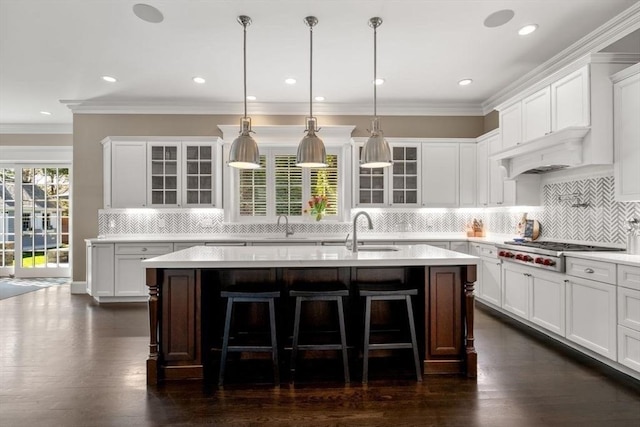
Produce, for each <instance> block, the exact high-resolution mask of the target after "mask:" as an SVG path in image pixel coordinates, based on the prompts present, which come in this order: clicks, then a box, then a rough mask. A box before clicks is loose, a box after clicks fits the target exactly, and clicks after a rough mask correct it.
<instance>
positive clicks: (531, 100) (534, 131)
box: [522, 86, 551, 141]
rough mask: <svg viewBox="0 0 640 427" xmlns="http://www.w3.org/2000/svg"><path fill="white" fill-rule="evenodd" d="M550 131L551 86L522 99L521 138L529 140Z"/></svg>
mask: <svg viewBox="0 0 640 427" xmlns="http://www.w3.org/2000/svg"><path fill="white" fill-rule="evenodd" d="M549 132H551V88H550V87H548V86H547V87H545V88H543V89H541V90H539V91H538V92H536V93H534V94H533V95H531V96H528V97H526V98H525V99H523V100H522V135H523V137H522V140H523V141H531V140H532V139H536V138H539V137H541V136H544V135H547V134H548V133H549Z"/></svg>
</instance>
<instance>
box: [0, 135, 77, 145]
mask: <svg viewBox="0 0 640 427" xmlns="http://www.w3.org/2000/svg"><path fill="white" fill-rule="evenodd" d="M2 145H37V146H42V145H55V146H59V145H73V135H71V134H57V133H47V134H44V133H42V134H40V133H38V134H34V133H31V134H17V133H5V134H3V133H0V146H2Z"/></svg>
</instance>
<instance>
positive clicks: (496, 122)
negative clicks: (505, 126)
mask: <svg viewBox="0 0 640 427" xmlns="http://www.w3.org/2000/svg"><path fill="white" fill-rule="evenodd" d="M499 126H500V113H499V112H498V111H497V110H493V111H492V112H490V113H489V114H487V115H486V116H484V132H483V133H487V132H491V131H492V130H494V129H498V127H499Z"/></svg>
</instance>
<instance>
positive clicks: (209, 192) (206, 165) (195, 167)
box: [182, 143, 216, 206]
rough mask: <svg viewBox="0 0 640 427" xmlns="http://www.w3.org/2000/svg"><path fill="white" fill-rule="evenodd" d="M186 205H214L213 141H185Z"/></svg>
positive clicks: (184, 203) (184, 202)
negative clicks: (205, 142)
mask: <svg viewBox="0 0 640 427" xmlns="http://www.w3.org/2000/svg"><path fill="white" fill-rule="evenodd" d="M182 147H183V158H184V171H183V172H184V177H185V183H184V187H185V189H184V191H185V198H184V200H183V205H184V206H213V205H214V200H215V198H214V196H215V185H216V179H215V173H214V172H215V164H214V147H213V146H212V145H211V143H207V144H204V143H184V144H183V146H182Z"/></svg>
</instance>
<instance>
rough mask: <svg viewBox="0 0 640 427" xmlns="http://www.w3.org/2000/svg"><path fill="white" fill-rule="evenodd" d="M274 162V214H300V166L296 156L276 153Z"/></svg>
mask: <svg viewBox="0 0 640 427" xmlns="http://www.w3.org/2000/svg"><path fill="white" fill-rule="evenodd" d="M274 163H275V170H274V173H275V188H274V189H275V208H276V215H289V216H300V215H302V168H300V167H297V166H296V156H295V155H282V154H277V155H275V156H274Z"/></svg>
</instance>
